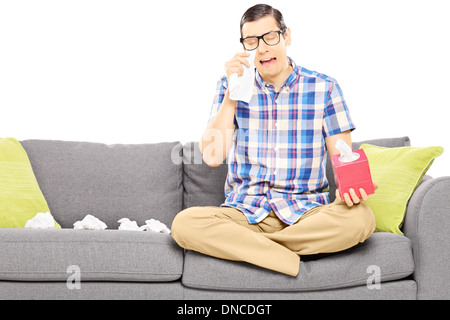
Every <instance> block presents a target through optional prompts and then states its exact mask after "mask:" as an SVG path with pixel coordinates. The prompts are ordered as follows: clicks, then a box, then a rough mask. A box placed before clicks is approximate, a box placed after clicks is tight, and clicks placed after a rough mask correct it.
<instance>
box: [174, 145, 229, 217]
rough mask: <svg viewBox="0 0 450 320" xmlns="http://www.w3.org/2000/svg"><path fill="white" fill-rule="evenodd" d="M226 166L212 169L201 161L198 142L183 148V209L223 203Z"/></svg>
mask: <svg viewBox="0 0 450 320" xmlns="http://www.w3.org/2000/svg"><path fill="white" fill-rule="evenodd" d="M227 173H228V166H227V165H226V164H222V165H220V166H219V167H216V168H212V167H210V166H208V165H207V164H206V163H205V162H203V160H202V154H201V152H200V149H199V144H198V142H195V143H194V142H191V143H187V144H185V145H184V146H183V185H184V196H183V208H184V209H186V208H189V207H195V206H220V205H221V204H222V203H224V201H225V191H224V190H225V180H226V178H227Z"/></svg>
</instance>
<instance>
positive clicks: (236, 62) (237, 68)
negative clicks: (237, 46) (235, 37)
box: [225, 52, 250, 81]
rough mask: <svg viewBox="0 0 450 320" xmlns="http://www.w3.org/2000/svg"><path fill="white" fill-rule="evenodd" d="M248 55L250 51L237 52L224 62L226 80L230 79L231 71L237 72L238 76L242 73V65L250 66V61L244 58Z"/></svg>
mask: <svg viewBox="0 0 450 320" xmlns="http://www.w3.org/2000/svg"><path fill="white" fill-rule="evenodd" d="M248 56H250V53H248V52H239V53H237V54H236V55H235V56H234V57H233V59H231V60H230V61H228V62H227V63H225V71H226V73H227V79H228V81H230V76H231V75H232V74H233V73H237V74H238V76H239V77H241V76H242V75H243V74H244V67H243V66H242V65H245V66H246V67H247V68H250V63H249V62H248V61H247V60H246V59H244V58H246V57H248Z"/></svg>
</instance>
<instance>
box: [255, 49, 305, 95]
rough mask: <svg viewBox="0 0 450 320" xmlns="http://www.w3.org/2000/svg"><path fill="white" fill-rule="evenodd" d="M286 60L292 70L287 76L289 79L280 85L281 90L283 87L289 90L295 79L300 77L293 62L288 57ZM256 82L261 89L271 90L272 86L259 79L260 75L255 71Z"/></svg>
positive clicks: (297, 68) (298, 70) (298, 69)
mask: <svg viewBox="0 0 450 320" xmlns="http://www.w3.org/2000/svg"><path fill="white" fill-rule="evenodd" d="M288 59H289V64H290V65H291V66H292V68H293V70H292V72H291V74H290V75H289V77H288V78H287V79H286V81H285V82H284V83H283V84H282V86H281V89H282V88H283V87H285V86H286V87H288V88H291V87H292V85H293V84H294V82H295V80H297V78H298V77H299V76H300V68H299V67H298V66H297V64H296V63H295V61H294V60H292V59H291V58H290V57H288ZM256 81H257V82H258V83H259V85H260V86H261V88H273V85H272V84H270V83H268V82H265V81H264V80H263V79H262V78H261V75H260V74H259V72H258V70H256Z"/></svg>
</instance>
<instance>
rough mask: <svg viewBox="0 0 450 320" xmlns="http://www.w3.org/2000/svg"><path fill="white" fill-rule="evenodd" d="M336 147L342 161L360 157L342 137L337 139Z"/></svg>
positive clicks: (350, 160)
mask: <svg viewBox="0 0 450 320" xmlns="http://www.w3.org/2000/svg"><path fill="white" fill-rule="evenodd" d="M336 149H338V150H339V152H340V154H341V156H340V157H339V161H341V162H352V161H355V160H358V159H359V157H360V156H359V154H358V153H356V152H353V151H352V149H351V148H350V146H349V145H348V144H346V143H345V142H344V141H343V140H342V139H339V140H338V141H336Z"/></svg>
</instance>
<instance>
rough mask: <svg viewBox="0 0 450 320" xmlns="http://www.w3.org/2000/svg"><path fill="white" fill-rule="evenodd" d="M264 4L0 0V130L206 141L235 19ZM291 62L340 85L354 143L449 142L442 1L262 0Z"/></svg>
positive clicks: (441, 166)
mask: <svg viewBox="0 0 450 320" xmlns="http://www.w3.org/2000/svg"><path fill="white" fill-rule="evenodd" d="M258 2H259V1H247V0H239V1H233V0H231V1H220V2H219V1H216V0H214V1H212V0H209V1H208V0H190V1H183V0H171V1H133V0H120V1H119V0H116V1H114V0H73V1H67V0H53V1H50V0H28V1H22V0H10V1H8V0H0V137H15V138H17V139H19V140H24V139H55V140H76V141H92V142H103V143H151V142H161V141H181V142H186V141H192V140H198V139H199V137H200V135H201V133H202V132H203V129H204V127H205V125H206V121H207V119H208V115H209V111H210V108H211V103H212V99H213V96H214V91H215V86H216V82H217V80H218V79H219V77H220V76H221V75H222V74H223V73H224V63H225V62H226V61H227V60H229V59H230V58H231V57H232V56H233V55H234V54H235V53H236V52H238V51H240V50H241V47H240V44H239V40H238V39H239V36H240V35H239V21H240V18H241V16H242V14H243V13H244V12H245V10H246V9H247V8H249V7H250V6H252V5H254V4H256V3H258ZM267 3H268V4H271V5H272V6H274V7H275V8H278V9H280V10H281V12H282V13H283V14H284V16H285V20H286V23H287V25H288V26H289V27H290V28H291V30H292V36H293V43H292V46H291V47H290V48H289V50H288V54H289V56H291V57H292V58H293V59H294V60H295V61H296V62H297V64H299V65H301V66H304V67H306V68H308V69H311V70H315V71H318V72H321V73H325V74H327V75H329V76H331V77H334V78H336V79H337V80H338V82H339V83H340V85H341V87H342V89H343V92H344V96H345V98H346V100H347V103H348V106H349V108H350V111H351V114H352V118H353V120H354V122H355V123H356V126H357V130H355V131H354V133H353V140H354V141H358V140H364V139H371V138H384V137H399V136H405V135H407V136H409V137H410V138H411V141H412V144H413V145H414V146H431V145H441V146H443V147H444V148H445V149H446V152H445V153H444V155H443V156H441V157H440V158H438V159H436V161H435V163H434V165H433V167H432V168H431V170H430V171H429V173H430V174H431V175H433V176H442V175H450V169H449V164H450V161H449V160H450V156H449V154H450V142H449V140H450V139H449V136H450V135H449V134H448V133H447V129H448V127H447V126H450V124H449V121H448V120H447V119H448V117H449V115H450V113H449V111H448V110H450V97H449V92H450V89H449V87H450V76H449V75H450V62H449V59H450V45H449V33H450V32H449V31H450V22H449V19H448V1H446V0H426V1H425V0H422V1H417V0H409V1H406V0H377V1H372V0H370V1H367V0H314V1H311V0H295V1H294V0H284V1H275V0H273V1H267Z"/></svg>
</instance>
